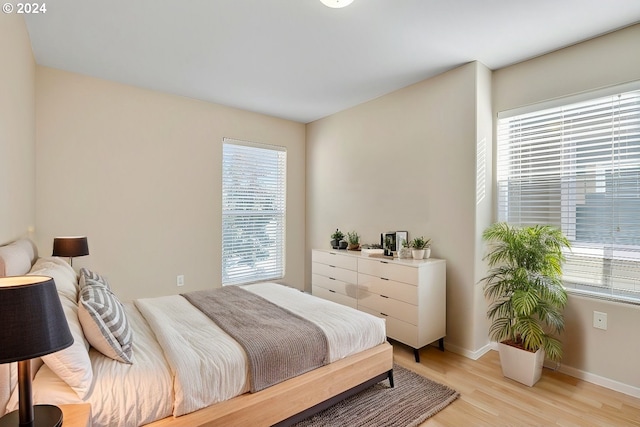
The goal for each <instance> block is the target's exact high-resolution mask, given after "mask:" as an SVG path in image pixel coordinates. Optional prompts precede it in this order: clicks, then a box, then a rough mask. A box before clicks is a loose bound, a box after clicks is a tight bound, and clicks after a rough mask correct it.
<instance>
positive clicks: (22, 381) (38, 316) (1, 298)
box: [0, 276, 73, 427]
mask: <svg viewBox="0 0 640 427" xmlns="http://www.w3.org/2000/svg"><path fill="white" fill-rule="evenodd" d="M0 324H2V328H0V343H2V345H1V346H0V363H10V362H18V387H19V396H20V400H19V408H18V410H17V411H13V412H10V413H9V414H7V415H5V416H4V417H2V418H0V426H2V427H7V426H18V425H21V426H38V427H41V426H51V427H54V426H55V427H57V426H61V425H62V411H61V410H60V408H58V407H57V406H53V405H36V406H33V397H32V391H31V359H34V358H36V357H40V356H44V355H47V354H50V353H54V352H56V351H59V350H62V349H65V348H67V347H69V346H71V344H73V337H72V335H71V331H70V330H69V325H68V324H67V320H66V318H65V314H64V312H63V309H62V305H61V303H60V298H59V297H58V291H57V288H56V284H55V282H54V281H53V279H52V278H51V277H46V276H10V277H2V278H0Z"/></svg>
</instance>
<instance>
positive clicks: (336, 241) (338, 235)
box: [331, 228, 344, 249]
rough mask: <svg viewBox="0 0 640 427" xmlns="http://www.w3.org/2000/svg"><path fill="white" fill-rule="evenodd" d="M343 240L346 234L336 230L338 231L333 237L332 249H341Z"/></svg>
mask: <svg viewBox="0 0 640 427" xmlns="http://www.w3.org/2000/svg"><path fill="white" fill-rule="evenodd" d="M342 239H344V233H342V231H340V230H339V229H337V228H336V231H335V232H334V233H333V234H332V235H331V247H332V248H333V249H340V242H341V241H342Z"/></svg>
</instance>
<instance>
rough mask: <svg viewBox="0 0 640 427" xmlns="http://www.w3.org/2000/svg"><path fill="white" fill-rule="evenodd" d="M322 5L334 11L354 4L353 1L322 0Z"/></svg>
mask: <svg viewBox="0 0 640 427" xmlns="http://www.w3.org/2000/svg"><path fill="white" fill-rule="evenodd" d="M320 1H321V2H322V4H324V5H325V6H328V7H333V8H334V9H337V8H340V7H345V6H349V5H350V4H351V3H353V0H320Z"/></svg>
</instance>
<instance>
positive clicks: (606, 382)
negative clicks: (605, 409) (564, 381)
mask: <svg viewBox="0 0 640 427" xmlns="http://www.w3.org/2000/svg"><path fill="white" fill-rule="evenodd" d="M445 347H446V349H447V350H448V351H451V352H452V353H456V354H459V355H461V356H465V357H468V358H469V359H473V360H478V359H479V358H480V357H482V356H483V355H484V354H486V353H487V352H489V351H491V350H496V351H498V343H496V342H494V341H492V342H490V343H489V344H487V345H485V346H484V347H482V348H480V349H479V350H476V351H470V350H467V349H464V348H461V347H458V346H455V345H453V344H445ZM544 367H545V368H549V369H552V370H557V371H558V372H561V373H563V374H566V375H569V376H572V377H574V378H578V379H580V380H583V381H587V382H590V383H592V384H595V385H599V386H601V387H605V388H608V389H610V390H614V391H618V392H620V393H624V394H628V395H629V396H632V397H636V398H640V387H635V386H632V385H629V384H625V383H621V382H619V381H615V380H612V379H610V378H606V377H601V376H600V375H596V374H592V373H590V372H586V371H582V370H580V369H577V368H574V367H571V366H566V365H562V364H560V366H558V365H557V364H556V363H555V362H550V361H548V360H545V364H544Z"/></svg>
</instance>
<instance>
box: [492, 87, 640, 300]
mask: <svg viewBox="0 0 640 427" xmlns="http://www.w3.org/2000/svg"><path fill="white" fill-rule="evenodd" d="M496 174H497V181H498V218H499V220H500V221H507V222H509V223H511V224H515V225H534V224H549V225H553V226H556V227H559V228H561V229H562V231H563V232H564V233H565V235H566V236H567V237H568V238H569V240H570V241H571V243H572V251H571V252H567V254H566V256H567V262H566V263H565V265H564V281H565V284H566V286H567V287H568V288H572V289H574V290H576V291H580V292H585V293H589V294H592V295H600V296H606V297H607V298H610V299H616V300H626V301H634V302H640V91H638V90H635V91H630V92H625V93H618V94H614V95H612V96H606V97H598V98H597V99H591V100H586V101H581V102H577V103H573V104H570V105H564V106H559V107H554V108H550V109H545V110H541V111H534V112H529V113H526V114H520V115H517V116H513V117H505V118H499V120H498V154H497V171H496Z"/></svg>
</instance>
